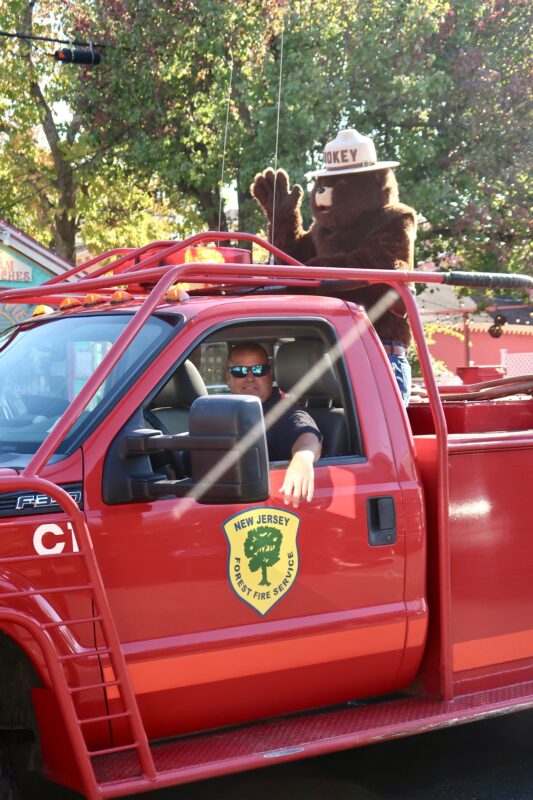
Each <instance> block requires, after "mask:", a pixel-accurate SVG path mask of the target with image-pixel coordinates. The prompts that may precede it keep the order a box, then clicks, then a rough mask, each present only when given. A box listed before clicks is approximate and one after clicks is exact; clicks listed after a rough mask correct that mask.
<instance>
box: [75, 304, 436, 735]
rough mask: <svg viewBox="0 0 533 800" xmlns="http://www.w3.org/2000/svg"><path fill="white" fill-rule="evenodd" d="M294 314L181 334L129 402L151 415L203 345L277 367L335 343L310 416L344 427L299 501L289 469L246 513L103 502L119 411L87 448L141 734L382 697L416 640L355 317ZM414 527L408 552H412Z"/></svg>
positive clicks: (95, 517)
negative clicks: (339, 349)
mask: <svg viewBox="0 0 533 800" xmlns="http://www.w3.org/2000/svg"><path fill="white" fill-rule="evenodd" d="M329 302H331V303H332V304H336V308H337V307H338V306H339V305H341V304H340V302H339V301H333V300H332V301H325V305H326V306H327V304H328V303H329ZM227 313H228V312H227V309H226V314H227ZM301 313H302V312H299V313H298V312H295V313H294V315H292V316H291V317H286V316H284V318H283V320H279V319H277V318H276V317H274V316H273V315H271V316H270V317H269V318H268V319H260V320H259V321H257V319H258V318H257V317H254V321H253V322H246V321H245V322H243V323H240V324H237V323H232V325H231V326H221V325H219V326H218V327H217V328H216V329H213V328H207V329H206V331H205V334H204V335H203V336H202V337H201V338H200V339H198V338H193V337H192V335H190V334H189V336H190V338H189V340H187V338H186V336H185V334H184V336H183V343H182V348H181V353H182V355H181V356H180V357H179V358H178V359H177V360H176V357H175V355H174V357H173V358H172V356H171V355H170V354H167V361H166V362H165V361H163V362H162V363H161V364H160V365H159V366H157V368H156V369H154V377H153V379H152V381H150V377H149V376H145V377H144V380H143V382H141V383H142V386H143V387H144V388H141V389H139V393H140V392H144V394H143V395H142V396H141V397H139V395H137V402H139V400H142V403H141V408H142V409H143V413H144V414H145V415H147V417H148V419H149V421H150V414H147V412H148V411H149V410H150V406H151V401H152V399H153V398H154V397H155V396H157V395H158V393H160V392H161V389H162V387H167V386H168V384H169V381H170V380H171V379H172V376H173V375H174V376H176V375H177V374H178V370H179V369H180V367H182V366H183V364H184V362H185V360H188V361H190V360H191V358H195V357H196V356H197V354H198V353H200V352H201V349H202V347H201V346H202V345H203V346H204V349H205V347H206V345H209V344H214V343H217V344H219V345H222V344H223V345H225V346H227V345H228V344H231V343H232V342H235V341H241V340H242V339H243V338H245V339H255V340H259V341H262V342H264V343H265V346H267V347H270V348H271V351H272V353H273V355H274V357H275V354H276V353H277V352H278V351H281V348H282V347H285V346H286V345H288V344H289V345H290V344H291V343H295V344H296V349H297V348H298V343H299V342H300V343H301V341H303V342H304V344H305V343H306V342H313V341H314V342H315V344H316V342H320V343H322V345H323V346H324V347H325V349H328V347H331V346H334V345H335V344H337V343H338V342H339V341H341V344H342V341H343V337H345V338H344V342H345V343H346V342H349V346H347V347H344V351H343V355H341V357H340V358H339V359H338V360H337V361H336V364H335V366H334V367H330V372H331V373H332V374H333V375H334V379H335V381H336V388H334V389H333V388H332V389H331V391H332V392H333V394H332V397H330V398H328V397H325V396H323V397H321V398H320V399H321V403H320V404H318V401H317V404H316V408H314V407H310V411H311V412H313V411H314V413H316V414H317V416H318V417H320V416H322V419H324V418H325V417H327V416H328V414H329V415H330V416H331V417H339V418H341V419H342V426H343V431H344V433H343V434H342V435H341V439H338V440H337V443H336V444H335V445H334V449H333V450H332V449H331V447H330V443H329V442H328V441H325V442H324V447H325V449H324V453H325V455H324V457H323V458H322V459H321V460H320V462H319V463H318V464H317V465H316V467H315V496H314V499H313V500H312V501H311V502H310V503H305V502H304V503H302V504H301V505H300V506H299V508H297V509H294V508H292V507H289V506H286V505H285V504H284V502H283V497H282V495H281V493H280V486H281V485H282V482H283V477H284V474H285V469H286V466H287V464H286V463H279V462H277V463H271V464H270V482H271V496H270V497H269V498H268V500H267V501H265V502H264V503H258V504H255V505H254V506H252V507H247V506H245V507H243V506H242V505H241V506H239V505H223V504H218V505H217V504H204V503H201V502H200V503H198V502H196V501H193V500H191V499H190V498H169V499H159V500H156V501H153V502H134V503H118V504H109V505H104V504H103V503H102V475H103V466H104V461H105V458H106V452H107V449H108V445H109V443H110V442H111V441H112V440H113V437H116V436H117V435H118V434H119V430H120V428H122V427H123V425H124V424H125V423H126V421H127V419H128V417H129V416H131V410H132V409H131V406H130V407H129V410H125V409H122V410H121V409H120V408H117V409H116V413H115V415H114V418H113V420H109V421H108V423H107V424H106V426H105V429H104V430H101V431H100V432H99V437H93V438H92V439H90V440H88V441H87V443H86V447H85V464H86V476H87V477H86V510H87V511H86V513H87V519H88V522H89V527H90V529H91V532H92V535H93V538H94V545H95V548H96V550H97V556H98V561H99V564H100V568H101V570H102V574H103V578H104V583H105V584H106V587H107V591H108V593H109V598H110V602H111V606H112V610H113V613H114V617H115V620H116V623H117V626H118V629H119V635H120V638H121V640H122V642H123V643H124V650H125V654H126V658H127V661H128V666H129V671H130V675H131V679H132V682H133V687H134V690H135V692H136V694H137V696H138V700H139V704H140V708H141V712H142V714H143V717H144V720H145V723H146V725H147V730H148V734H149V736H151V737H162V736H170V735H174V734H177V733H180V732H184V731H193V730H201V729H207V728H211V727H218V726H222V725H229V724H235V723H239V722H242V721H245V720H250V719H255V718H261V717H266V716H272V715H275V714H282V713H289V712H292V711H295V710H299V709H304V708H311V707H320V706H326V705H331V704H335V703H340V702H343V701H347V700H349V699H356V698H361V697H368V696H371V695H378V694H381V695H382V694H385V693H388V692H391V691H394V690H396V689H398V688H400V687H401V686H404V685H406V683H408V682H409V680H410V679H411V677H412V672H413V669H412V667H409V664H410V663H411V661H410V659H409V658H406V657H405V656H406V650H407V651H410V650H412V649H416V648H418V649H420V647H421V645H422V641H423V632H422V627H423V626H420V625H419V626H418V627H416V625H415V622H416V619H420V618H421V617H423V616H424V614H423V610H421V609H422V606H423V598H422V591H420V592H418V595H419V596H418V595H417V593H416V592H415V593H414V594H415V595H417V596H415V597H414V599H412V600H410V601H409V603H407V604H406V597H405V589H404V586H405V580H406V543H407V539H406V519H405V509H404V499H403V497H402V488H401V487H400V484H399V480H398V474H397V468H396V464H395V454H394V452H393V447H392V445H391V440H390V437H389V434H388V428H387V424H386V423H385V421H384V417H383V406H382V398H381V395H380V394H379V392H378V386H377V384H376V379H375V377H374V374H373V371H372V369H371V366H370V363H369V360H368V358H367V356H366V354H365V351H364V348H363V346H362V344H361V342H360V341H358V340H357V338H355V339H354V337H353V336H352V335H351V330H352V328H353V320H352V318H351V317H349V316H348V314H346V316H341V315H338V320H337V322H336V328H333V327H332V326H331V325H328V324H326V323H325V322H324V321H323V318H322V319H320V320H318V319H310V318H309V316H306V317H305V318H303V317H302V316H301ZM234 317H237V314H235V315H234ZM227 318H231V316H230V317H227V316H226V319H227ZM196 337H197V334H196ZM346 337H348V338H346ZM193 347H194V349H193ZM189 356H190V358H187V357H189ZM200 367H201V368H202V364H201V363H200ZM203 367H204V374H205V365H203ZM330 377H331V376H330ZM319 384H320V381H319ZM147 386H150V391H148V392H147V391H146V387H147ZM216 388H217V389H220V388H221V387H220V386H217V387H216ZM322 388H323V387H322ZM320 391H322V389H321V390H320ZM169 392H170V390H169ZM312 394H313V392H312V390H310V391H308V398H307V400H306V401H309V396H312ZM319 394H320V392H319ZM311 399H312V397H311ZM169 408H170V407H169ZM152 410H153V403H152ZM174 410H175V409H174ZM152 421H153V418H152ZM325 425H326V426H327V427H328V429H329V427H330V426H329V423H328V422H326V423H325ZM333 428H335V430H337V423H333ZM171 432H175V431H171ZM334 435H335V436H337V433H335V434H334ZM416 491H418V488H417V487H416ZM404 493H405V487H404ZM419 499H420V498H419ZM415 505H416V503H415ZM414 519H415V522H414V523H413V524H412V525H411V529H410V530H408V531H407V534H408V539H409V543H408V547H409V550H410V552H411V554H412V555H411V557H413V558H414V557H415V555H414V554H415V552H416V553H418V554H419V555H420V554H421V552H422V544H421V536H420V530H421V529H420V526H421V521H420V514H419V515H418V517H416V515H415V517H414ZM413 527H414V529H415V533H414V534H413V535H411V532H412V529H413ZM417 536H418V539H416V537H417ZM415 540H416V541H418V542H419V544H418V545H414V544H413V542H414V541H415ZM406 665H407V666H406ZM109 701H110V703H111V704H112V702H113V697H112V696H110V698H109Z"/></svg>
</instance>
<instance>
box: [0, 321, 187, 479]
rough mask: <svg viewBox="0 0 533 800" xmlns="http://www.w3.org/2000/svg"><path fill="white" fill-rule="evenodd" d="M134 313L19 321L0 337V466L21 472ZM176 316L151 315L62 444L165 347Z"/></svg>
mask: <svg viewBox="0 0 533 800" xmlns="http://www.w3.org/2000/svg"><path fill="white" fill-rule="evenodd" d="M130 320H131V314H114V315H108V314H106V315H103V314H101V315H96V314H95V315H94V316H92V315H91V316H72V317H65V318H62V319H61V318H59V319H58V318H55V319H50V320H39V321H35V322H30V323H23V324H22V325H20V326H18V327H16V328H9V329H8V330H6V331H3V332H2V334H0V466H2V467H4V466H6V467H7V466H13V467H20V466H24V465H25V464H26V463H27V462H28V460H29V457H30V456H31V455H33V453H35V452H36V450H37V449H38V447H39V446H40V445H41V443H42V442H43V441H44V439H45V438H46V436H47V434H48V433H49V432H50V431H51V429H52V427H53V426H54V425H55V423H56V422H57V421H58V419H59V418H60V417H61V415H62V414H63V412H64V411H65V410H66V408H67V407H68V405H69V403H71V401H72V400H73V399H74V398H75V397H76V395H77V394H78V393H79V391H80V390H81V388H82V387H83V386H84V384H85V383H86V382H87V380H88V379H89V378H90V377H91V375H92V374H93V373H94V371H95V369H96V368H97V366H98V365H99V364H100V362H101V361H102V359H103V358H104V356H105V355H106V353H107V352H108V351H109V350H110V348H111V347H112V345H113V343H114V342H115V341H116V340H117V338H118V337H119V335H120V334H121V332H122V331H123V330H124V328H125V327H126V325H127V324H128V322H129V321H130ZM179 321H181V320H180V318H179V317H178V318H176V317H169V318H162V317H151V318H150V319H149V320H148V321H147V323H146V324H145V325H144V326H143V328H142V329H141V330H140V331H139V333H138V334H137V336H136V337H135V339H134V340H133V342H132V343H131V344H130V346H129V347H128V349H127V350H126V352H125V353H124V355H123V356H122V358H121V359H120V360H119V362H118V363H117V364H116V365H115V367H114V369H113V370H112V371H111V373H110V374H109V376H108V378H107V380H106V381H105V382H104V384H103V385H102V386H101V387H100V388H99V389H98V391H97V392H96V394H95V395H94V397H93V398H92V400H91V401H90V403H89V405H88V406H87V407H86V409H85V411H84V412H83V413H82V415H81V416H80V417H79V419H78V420H77V422H76V424H75V425H74V427H73V428H72V429H71V431H70V433H69V434H68V437H67V438H66V439H65V440H64V441H63V442H62V444H61V445H60V448H59V450H58V452H59V453H66V452H69V451H70V449H71V448H72V447H74V446H78V445H79V440H80V437H81V434H82V433H83V435H84V436H85V435H87V433H89V432H90V430H91V429H92V426H93V424H96V422H97V420H98V419H99V418H100V414H101V413H105V409H107V408H108V407H110V406H112V405H113V404H114V403H115V402H116V400H117V398H118V396H119V395H120V394H122V393H123V392H124V391H125V390H126V389H127V388H128V387H129V386H130V385H131V384H132V383H133V381H134V380H135V378H136V376H137V374H138V373H139V372H140V370H141V369H142V367H143V365H145V364H146V363H147V362H148V361H149V360H151V359H152V358H153V356H154V355H155V353H156V352H157V350H159V349H160V347H161V346H162V345H163V344H164V343H165V342H166V341H167V339H168V337H169V335H170V333H171V332H172V330H174V329H175V327H176V324H177V323H178V322H179Z"/></svg>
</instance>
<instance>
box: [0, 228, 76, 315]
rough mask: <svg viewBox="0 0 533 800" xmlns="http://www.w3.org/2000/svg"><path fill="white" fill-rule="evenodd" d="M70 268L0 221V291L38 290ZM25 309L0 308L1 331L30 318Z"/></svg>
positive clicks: (54, 255)
mask: <svg viewBox="0 0 533 800" xmlns="http://www.w3.org/2000/svg"><path fill="white" fill-rule="evenodd" d="M71 267H72V264H71V263H70V262H69V261H66V260H65V259H64V258H61V257H60V256H58V255H56V254H55V253H54V252H53V251H52V250H50V249H49V248H48V247H45V246H44V245H42V244H40V243H39V242H37V241H36V240H35V239H33V238H32V237H31V236H28V234H26V233H23V231H21V230H19V229H18V228H17V227H15V226H14V225H11V224H10V223H9V222H6V221H5V220H3V219H0V287H1V288H2V289H16V288H20V287H27V286H38V285H39V284H41V283H44V282H45V281H47V280H49V279H50V278H53V277H54V276H55V275H61V274H62V273H63V272H66V270H68V269H70V268H71ZM30 313H31V309H29V308H28V306H27V305H15V304H10V305H6V304H0V330H4V328H7V327H9V326H10V325H13V324H14V323H16V322H21V321H22V320H23V319H26V317H28V316H29V314H30Z"/></svg>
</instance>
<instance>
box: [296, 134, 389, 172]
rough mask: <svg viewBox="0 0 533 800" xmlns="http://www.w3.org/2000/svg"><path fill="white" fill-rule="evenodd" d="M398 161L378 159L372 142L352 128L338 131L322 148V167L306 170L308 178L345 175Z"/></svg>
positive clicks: (385, 166) (387, 165)
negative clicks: (312, 170) (313, 170)
mask: <svg viewBox="0 0 533 800" xmlns="http://www.w3.org/2000/svg"><path fill="white" fill-rule="evenodd" d="M398 164H399V161H378V160H377V156H376V148H375V147H374V142H373V141H372V139H371V138H370V137H369V136H363V134H362V133H358V132H357V131H356V130H354V129H353V128H348V129H346V130H344V131H339V132H338V134H337V136H336V137H335V139H333V140H332V141H331V142H328V143H327V145H326V146H325V148H324V168H323V169H320V170H317V171H315V172H308V173H307V177H308V178H317V177H318V176H319V175H345V174H347V173H348V172H372V171H373V170H377V169H391V168H392V167H397V166H398Z"/></svg>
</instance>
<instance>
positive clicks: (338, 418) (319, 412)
mask: <svg viewBox="0 0 533 800" xmlns="http://www.w3.org/2000/svg"><path fill="white" fill-rule="evenodd" d="M324 357H325V369H324V370H323V371H322V373H321V374H320V375H319V376H317V378H316V379H315V380H314V381H313V383H312V384H311V386H309V387H308V388H307V389H306V390H305V391H304V393H303V395H302V396H301V398H300V403H301V405H303V406H304V407H305V409H306V411H307V412H308V413H309V414H310V415H311V416H312V417H313V419H314V420H315V422H316V424H317V425H318V428H319V430H320V432H321V434H322V436H323V442H322V457H327V456H330V457H331V456H344V455H347V454H348V453H349V440H348V432H347V429H346V419H345V415H344V409H343V408H339V407H337V406H338V404H339V403H340V402H341V393H340V388H339V384H338V381H337V376H336V374H335V370H334V368H333V364H332V363H331V359H330V357H329V355H328V354H327V353H326V349H325V346H324V344H323V342H322V341H321V340H320V339H299V340H297V341H294V342H285V343H284V344H282V345H280V347H279V348H278V351H277V353H276V361H275V375H276V381H277V384H278V386H279V388H280V390H281V391H282V392H284V393H286V394H290V393H291V392H292V388H293V387H294V386H295V384H297V383H298V381H300V380H301V379H302V378H304V377H306V376H307V375H308V374H309V372H310V371H311V369H313V367H315V365H316V364H317V363H318V362H319V361H320V359H322V358H324Z"/></svg>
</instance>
